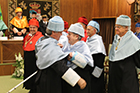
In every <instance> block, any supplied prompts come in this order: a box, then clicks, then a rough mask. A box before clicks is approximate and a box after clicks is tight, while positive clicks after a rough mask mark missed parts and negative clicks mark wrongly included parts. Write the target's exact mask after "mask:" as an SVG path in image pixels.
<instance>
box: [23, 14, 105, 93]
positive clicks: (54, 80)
mask: <svg viewBox="0 0 140 93" xmlns="http://www.w3.org/2000/svg"><path fill="white" fill-rule="evenodd" d="M82 18H83V17H82ZM83 19H84V20H85V17H84V18H83ZM81 22H83V20H82V21H81ZM64 23H65V24H64ZM86 26H87V28H88V27H89V29H88V31H87V33H86V35H89V37H88V40H87V42H84V41H82V40H81V39H82V38H83V37H84V36H85V29H84V28H83V26H82V25H81V24H80V23H79V22H77V23H75V24H71V26H70V27H69V28H68V23H67V22H66V21H63V19H62V18H61V17H60V16H54V17H53V18H51V19H50V20H49V22H48V26H47V29H46V33H45V34H46V35H45V36H44V35H42V33H41V32H39V31H38V30H39V22H38V21H37V20H36V19H30V21H29V31H30V32H29V34H27V35H26V36H25V38H24V40H23V41H24V42H23V50H24V62H25V63H24V64H25V65H24V79H26V78H27V77H28V76H29V75H31V74H32V73H34V72H35V71H36V70H37V71H38V73H37V74H36V75H35V76H33V77H32V78H31V79H29V80H28V81H27V82H25V83H24V87H25V88H26V89H30V91H29V93H46V92H48V93H92V91H97V93H100V92H101V93H103V92H104V78H103V62H104V57H105V55H106V53H105V48H104V45H103V41H102V38H101V36H99V35H97V34H96V33H97V32H99V31H100V28H99V24H98V23H97V22H95V21H93V20H91V21H90V22H89V24H87V25H86ZM64 29H65V30H64ZM94 35H96V36H95V37H94ZM60 38H61V39H60ZM93 40H96V41H95V42H96V45H97V46H98V47H96V48H98V49H96V48H95V47H94V46H91V44H93V43H95V42H93ZM60 42H61V43H60ZM63 42H66V43H63ZM100 45H101V46H100ZM102 45H103V46H102ZM100 48H101V49H100ZM95 50H96V52H93V51H95ZM91 51H92V54H91ZM94 55H95V56H96V55H97V56H98V58H99V59H100V61H98V62H97V60H95V59H96V58H95V59H93V58H94ZM102 55H103V56H102ZM92 78H95V79H96V80H99V81H100V82H99V81H96V80H93V79H92ZM95 84H98V86H96V85H95ZM100 86H101V87H100ZM97 88H98V89H97Z"/></svg>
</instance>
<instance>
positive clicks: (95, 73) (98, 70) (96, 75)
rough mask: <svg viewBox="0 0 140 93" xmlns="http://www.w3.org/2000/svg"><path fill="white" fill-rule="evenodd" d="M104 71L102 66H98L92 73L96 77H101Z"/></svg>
mask: <svg viewBox="0 0 140 93" xmlns="http://www.w3.org/2000/svg"><path fill="white" fill-rule="evenodd" d="M102 71H103V69H102V68H99V67H97V66H96V67H95V68H94V70H93V72H92V75H93V76H95V77H96V78H99V77H100V76H101V74H102Z"/></svg>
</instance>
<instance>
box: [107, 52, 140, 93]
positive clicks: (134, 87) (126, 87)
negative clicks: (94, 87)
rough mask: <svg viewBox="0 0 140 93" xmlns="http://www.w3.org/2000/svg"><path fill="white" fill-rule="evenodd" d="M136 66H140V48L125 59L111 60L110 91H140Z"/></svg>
mask: <svg viewBox="0 0 140 93" xmlns="http://www.w3.org/2000/svg"><path fill="white" fill-rule="evenodd" d="M128 51H129V50H128ZM136 66H137V67H138V68H140V50H139V51H137V52H136V53H135V54H133V55H131V56H129V57H127V58H125V59H123V60H119V61H115V62H111V61H110V64H109V86H108V91H109V92H108V93H139V84H138V76H137V72H136V68H135V67H136Z"/></svg>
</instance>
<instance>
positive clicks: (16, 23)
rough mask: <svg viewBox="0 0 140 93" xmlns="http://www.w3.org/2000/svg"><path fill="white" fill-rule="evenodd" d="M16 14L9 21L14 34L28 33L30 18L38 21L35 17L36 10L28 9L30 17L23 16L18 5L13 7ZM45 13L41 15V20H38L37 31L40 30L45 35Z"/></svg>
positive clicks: (23, 34) (22, 34)
mask: <svg viewBox="0 0 140 93" xmlns="http://www.w3.org/2000/svg"><path fill="white" fill-rule="evenodd" d="M15 13H16V16H15V17H14V18H13V19H12V20H11V21H10V24H11V25H12V29H11V30H12V31H13V33H14V36H24V37H25V36H26V35H27V34H28V33H29V24H28V23H29V21H30V20H31V19H36V20H37V21H38V22H39V20H38V19H37V12H36V11H35V10H30V11H29V13H30V18H28V20H27V17H26V16H23V15H22V13H23V11H22V9H21V8H20V7H17V8H16V9H15ZM47 23H48V22H47V15H42V20H41V21H40V22H39V28H38V29H39V31H40V32H42V34H43V35H45V32H44V30H45V29H46V27H47Z"/></svg>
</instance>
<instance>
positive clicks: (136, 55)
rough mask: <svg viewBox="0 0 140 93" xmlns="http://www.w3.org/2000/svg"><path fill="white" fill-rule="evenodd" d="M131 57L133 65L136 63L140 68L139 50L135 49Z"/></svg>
mask: <svg viewBox="0 0 140 93" xmlns="http://www.w3.org/2000/svg"><path fill="white" fill-rule="evenodd" d="M133 58H134V62H135V65H136V66H137V67H138V68H140V50H139V51H137V52H136V53H135V54H134V56H133Z"/></svg>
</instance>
